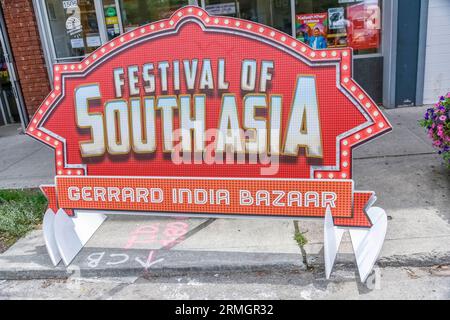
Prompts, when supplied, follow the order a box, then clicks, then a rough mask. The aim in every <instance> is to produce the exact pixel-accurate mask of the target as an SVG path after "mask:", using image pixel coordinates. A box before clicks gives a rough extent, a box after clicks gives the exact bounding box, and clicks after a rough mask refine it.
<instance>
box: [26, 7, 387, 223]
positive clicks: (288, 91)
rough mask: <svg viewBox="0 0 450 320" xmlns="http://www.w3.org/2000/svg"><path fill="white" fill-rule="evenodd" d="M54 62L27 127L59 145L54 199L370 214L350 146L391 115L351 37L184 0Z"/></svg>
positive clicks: (159, 208) (75, 205)
mask: <svg viewBox="0 0 450 320" xmlns="http://www.w3.org/2000/svg"><path fill="white" fill-rule="evenodd" d="M53 70H54V89H53V91H52V92H51V93H50V95H49V96H48V97H47V99H46V100H45V101H44V102H43V104H42V105H41V107H40V108H39V110H38V112H37V113H36V114H35V116H34V117H33V119H32V121H31V123H30V125H29V127H28V130H27V133H28V134H29V135H31V136H32V137H34V138H36V139H38V140H40V141H42V142H44V143H46V144H47V145H49V146H51V147H52V148H54V149H55V162H56V173H57V177H56V186H55V187H45V188H44V189H45V192H46V193H47V196H48V197H49V199H50V206H51V207H53V208H54V209H55V210H54V211H55V212H56V208H64V209H66V212H68V213H70V210H71V209H80V210H82V209H95V210H104V211H112V210H115V211H117V210H119V211H124V212H137V211H141V212H169V213H174V214H177V213H190V214H191V215H193V216H196V215H208V214H214V215H219V214H226V215H236V214H237V215H245V216H284V217H324V215H325V210H326V208H331V211H332V215H333V217H334V219H335V223H336V224H337V225H344V226H362V227H369V226H370V225H371V222H370V219H368V218H367V216H366V214H365V211H364V209H365V207H366V206H367V205H368V203H369V202H370V201H369V199H370V198H371V197H372V196H373V193H371V192H369V193H368V192H362V193H361V192H355V191H354V190H353V181H352V180H351V178H352V169H351V168H352V150H353V148H354V147H356V146H358V145H361V144H363V143H365V142H367V141H369V140H371V139H373V138H375V137H377V136H379V135H381V134H383V133H385V132H387V131H389V130H390V129H391V126H390V124H389V122H388V121H387V120H386V118H385V117H384V116H383V115H382V113H381V112H380V110H379V109H378V107H377V105H376V104H375V103H374V102H373V101H372V100H371V98H370V97H369V96H368V95H367V94H366V93H365V92H364V90H363V89H361V87H359V86H358V84H356V83H355V82H354V80H353V79H352V51H351V49H347V48H346V49H335V50H313V49H311V48H310V47H308V46H307V45H305V44H303V43H301V42H300V41H298V40H296V39H294V38H292V37H290V36H288V35H286V34H284V33H282V32H279V31H277V30H275V29H272V28H270V27H267V26H264V25H260V24H257V23H254V22H250V21H245V20H240V19H235V18H230V17H215V16H209V15H208V14H207V13H206V12H205V11H204V10H202V9H200V8H198V7H191V6H189V7H184V8H182V9H180V10H178V11H177V12H175V13H174V14H173V15H172V16H171V17H170V18H169V19H167V20H162V21H159V22H156V23H153V24H149V25H145V26H142V27H139V28H138V29H135V30H133V31H131V32H128V33H126V34H123V35H122V36H120V37H118V38H116V39H114V40H112V41H111V42H109V43H107V44H105V45H104V46H102V47H100V48H98V49H97V50H96V51H95V52H93V53H92V54H91V55H89V56H88V57H86V58H85V59H84V60H83V61H81V62H80V63H67V64H57V65H55V66H54V69H53ZM369 204H370V203H369Z"/></svg>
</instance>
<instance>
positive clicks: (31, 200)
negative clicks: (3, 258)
mask: <svg viewBox="0 0 450 320" xmlns="http://www.w3.org/2000/svg"><path fill="white" fill-rule="evenodd" d="M46 206H47V199H46V198H45V196H44V195H43V194H42V193H41V192H40V190H35V189H32V190H0V252H1V251H3V250H5V249H6V248H7V247H9V246H10V245H12V244H13V243H14V242H15V241H16V240H18V239H19V238H21V237H22V236H24V235H25V234H26V233H27V232H28V231H31V230H33V229H35V228H36V226H38V225H40V224H41V222H42V218H43V216H44V213H45V208H46ZM2 247H3V248H2ZM2 249H3V250H2Z"/></svg>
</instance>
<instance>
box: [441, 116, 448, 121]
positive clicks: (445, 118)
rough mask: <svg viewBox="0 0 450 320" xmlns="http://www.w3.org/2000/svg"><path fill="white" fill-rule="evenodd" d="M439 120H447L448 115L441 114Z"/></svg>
mask: <svg viewBox="0 0 450 320" xmlns="http://www.w3.org/2000/svg"><path fill="white" fill-rule="evenodd" d="M439 120H441V121H445V120H447V117H446V116H440V117H439Z"/></svg>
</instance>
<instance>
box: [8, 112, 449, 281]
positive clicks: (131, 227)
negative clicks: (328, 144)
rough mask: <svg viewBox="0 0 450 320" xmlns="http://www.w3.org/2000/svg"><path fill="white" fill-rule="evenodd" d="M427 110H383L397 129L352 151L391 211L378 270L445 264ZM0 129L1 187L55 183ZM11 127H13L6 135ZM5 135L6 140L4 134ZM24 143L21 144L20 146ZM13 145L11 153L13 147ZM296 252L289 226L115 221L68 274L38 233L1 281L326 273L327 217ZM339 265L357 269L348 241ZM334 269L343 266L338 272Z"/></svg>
mask: <svg viewBox="0 0 450 320" xmlns="http://www.w3.org/2000/svg"><path fill="white" fill-rule="evenodd" d="M424 110H425V108H405V109H396V110H388V111H386V114H387V116H388V117H389V119H390V120H391V123H392V124H393V126H394V132H393V133H391V134H388V135H386V136H384V137H382V138H380V139H378V140H376V141H374V142H372V143H370V144H369V145H365V146H363V147H361V148H359V149H358V150H357V151H356V153H355V162H354V179H355V181H356V184H357V185H356V187H357V190H373V191H375V192H376V193H377V196H378V199H379V200H378V202H377V203H376V204H375V205H376V206H380V207H382V208H384V209H385V210H386V212H387V213H388V215H389V220H390V221H389V225H388V234H387V238H386V242H385V245H384V248H383V251H382V254H381V258H380V260H379V265H380V266H393V267H397V266H408V267H412V266H417V267H421V266H433V265H448V264H450V226H449V222H450V198H449V191H450V171H449V170H448V169H447V168H445V167H444V166H443V165H442V161H441V159H440V157H439V156H438V155H437V154H436V151H435V150H434V149H433V148H432V147H431V143H430V141H428V138H427V137H426V135H425V133H424V131H423V130H422V129H421V128H419V127H418V125H417V120H418V119H420V118H421V115H422V114H423V113H424ZM3 130H4V129H0V154H1V156H0V188H12V187H16V188H21V187H37V186H38V185H39V184H41V183H51V182H52V181H53V175H54V171H53V158H52V157H53V154H52V151H51V150H50V149H47V148H46V147H43V146H42V145H41V144H39V143H37V142H35V141H33V140H32V139H30V138H28V137H26V136H23V135H17V134H12V135H11V134H9V135H8V134H5V133H3ZM9 130H11V129H9ZM4 135H6V137H5V136H4ZM17 146H20V148H17ZM15 149H17V150H15ZM299 228H300V230H301V231H302V232H304V233H305V237H306V238H307V239H308V244H307V245H305V246H303V247H299V245H298V244H297V243H296V242H295V240H294V233H295V226H294V222H293V221H288V220H264V219H263V220H234V219H217V220H215V219H169V218H156V217H125V216H111V217H109V219H108V220H107V221H106V222H105V223H104V224H103V225H102V226H101V228H100V229H99V230H98V231H97V232H96V233H95V235H94V236H93V237H92V239H91V240H90V241H89V242H88V244H87V245H86V247H85V248H84V249H83V250H82V252H81V253H80V254H79V255H78V256H77V258H76V259H75V261H74V262H73V264H72V266H71V268H70V269H69V270H66V269H65V268H64V267H62V265H60V266H58V267H57V268H53V267H52V266H51V265H50V259H49V258H48V256H47V253H46V250H45V246H44V240H43V237H42V232H41V231H40V230H37V231H34V232H32V233H30V234H29V235H28V236H27V237H25V238H23V239H21V240H20V241H19V242H17V243H16V244H15V245H14V246H13V247H11V248H10V249H9V250H8V251H7V252H5V253H4V254H2V255H0V279H2V278H3V279H21V278H58V277H67V276H68V275H70V274H71V273H79V274H81V275H82V276H93V277H98V276H133V275H134V276H135V275H140V274H143V273H146V274H150V275H158V274H165V275H168V274H169V275H170V274H185V273H192V272H220V271H230V270H231V271H247V270H255V271H256V270H277V271H282V270H286V271H298V270H305V269H306V264H307V265H308V266H309V267H311V266H312V267H317V268H318V269H319V270H320V269H321V268H322V267H323V262H322V256H323V252H322V250H323V249H322V248H323V239H322V238H323V220H322V219H320V220H313V221H309V220H301V221H300V222H299ZM344 240H345V241H344V243H343V244H342V246H341V252H342V253H341V254H340V255H339V256H338V264H339V263H343V264H353V263H354V257H353V253H352V250H351V244H350V242H349V239H348V237H346V238H345V239H344ZM337 268H339V266H337Z"/></svg>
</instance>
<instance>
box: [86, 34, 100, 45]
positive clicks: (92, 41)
mask: <svg viewBox="0 0 450 320" xmlns="http://www.w3.org/2000/svg"><path fill="white" fill-rule="evenodd" d="M86 44H87V46H88V47H90V48H97V47H100V46H101V45H102V41H101V39H100V37H99V36H97V35H95V36H87V37H86Z"/></svg>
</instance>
